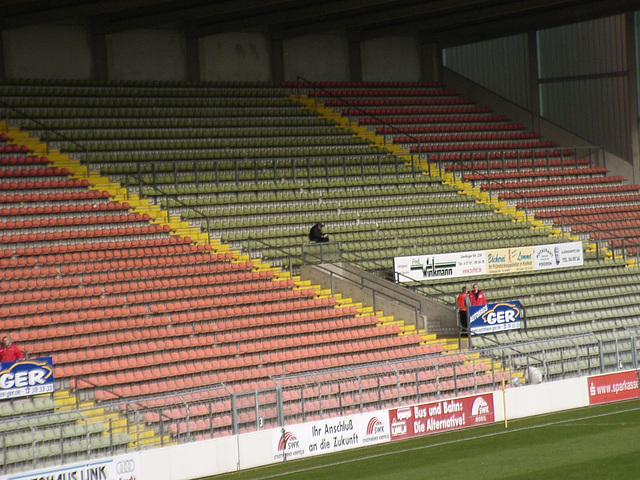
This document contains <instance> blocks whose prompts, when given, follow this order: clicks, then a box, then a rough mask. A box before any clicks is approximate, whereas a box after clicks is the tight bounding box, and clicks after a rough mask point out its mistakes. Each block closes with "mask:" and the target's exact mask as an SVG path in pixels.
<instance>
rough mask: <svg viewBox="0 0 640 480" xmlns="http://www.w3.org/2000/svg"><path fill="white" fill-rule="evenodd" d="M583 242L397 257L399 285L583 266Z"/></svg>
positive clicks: (396, 269) (395, 270) (395, 264)
mask: <svg viewBox="0 0 640 480" xmlns="http://www.w3.org/2000/svg"><path fill="white" fill-rule="evenodd" d="M583 261H584V257H583V252H582V242H569V243H552V244H547V245H535V246H526V247H510V248H497V249H493V250H474V251H471V252H454V253H441V254H433V255H411V256H404V257H395V258H394V259H393V271H394V274H395V279H396V282H400V283H402V282H421V281H425V280H429V279H439V278H460V277H469V276H476V275H502V274H507V273H515V272H532V271H534V270H545V269H549V268H565V267H576V266H580V265H582V264H583Z"/></svg>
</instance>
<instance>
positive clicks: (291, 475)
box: [210, 400, 640, 480]
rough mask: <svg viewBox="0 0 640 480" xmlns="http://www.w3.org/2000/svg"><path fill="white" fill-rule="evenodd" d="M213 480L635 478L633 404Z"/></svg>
mask: <svg viewBox="0 0 640 480" xmlns="http://www.w3.org/2000/svg"><path fill="white" fill-rule="evenodd" d="M210 478H213V479H215V480H227V479H234V480H258V479H260V480H263V479H264V480H266V479H278V480H280V479H282V480H291V479H304V480H319V479H322V480H328V479H332V480H333V479H335V480H342V479H348V480H352V479H366V480H408V479H411V480H414V479H438V480H448V479H463V480H480V479H487V480H507V479H508V480H525V479H526V480H570V479H580V480H585V479H593V480H595V479H598V480H608V479H612V480H625V479H640V400H633V401H628V402H620V403H615V404H609V405H603V406H597V407H590V408H584V409H579V410H573V411H570V412H563V413H559V414H553V415H543V416H538V417H535V418H528V419H522V420H513V421H510V422H509V424H508V428H507V429H505V428H504V424H502V423H501V424H494V425H490V426H484V427H477V428H470V429H466V430H462V431H458V432H452V433H444V434H438V435H429V436H425V437H421V438H418V439H412V440H405V441H401V442H394V443H391V444H386V445H379V446H376V447H368V448H359V449H355V450H352V451H349V452H344V453H336V454H332V455H324V456H318V457H315V458H311V459H307V460H297V461H289V462H286V463H283V464H279V465H272V466H270V467H265V468H259V469H253V470H247V471H243V472H238V473H233V474H228V475H218V476H215V477H210Z"/></svg>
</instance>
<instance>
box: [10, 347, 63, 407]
mask: <svg viewBox="0 0 640 480" xmlns="http://www.w3.org/2000/svg"><path fill="white" fill-rule="evenodd" d="M0 369H1V370H0V400H1V399H7V398H17V397H28V396H30V395H39V394H41V393H51V392H53V391H54V386H53V361H52V359H51V357H43V358H34V359H30V360H19V361H17V362H3V363H0Z"/></svg>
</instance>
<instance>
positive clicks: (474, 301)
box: [469, 283, 487, 306]
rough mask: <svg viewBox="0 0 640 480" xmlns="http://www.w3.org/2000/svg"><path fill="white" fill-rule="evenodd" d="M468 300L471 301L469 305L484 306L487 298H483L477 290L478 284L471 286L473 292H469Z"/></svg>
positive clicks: (480, 291)
mask: <svg viewBox="0 0 640 480" xmlns="http://www.w3.org/2000/svg"><path fill="white" fill-rule="evenodd" d="M469 298H470V299H471V305H474V306H475V305H486V304H487V297H485V296H484V293H483V292H482V290H480V289H479V288H478V284H477V283H474V284H473V290H471V291H470V292H469Z"/></svg>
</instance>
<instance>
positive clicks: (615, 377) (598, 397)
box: [587, 370, 640, 405]
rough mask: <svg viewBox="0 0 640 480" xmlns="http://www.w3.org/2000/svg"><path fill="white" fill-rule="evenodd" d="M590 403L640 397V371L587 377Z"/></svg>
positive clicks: (595, 403)
mask: <svg viewBox="0 0 640 480" xmlns="http://www.w3.org/2000/svg"><path fill="white" fill-rule="evenodd" d="M587 386H588V388H589V405H597V404H599V403H609V402H617V401H618V400H629V399H632V398H639V397H640V371H639V370H628V371H625V372H616V373H608V374H605V375H596V376H593V377H588V378H587Z"/></svg>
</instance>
